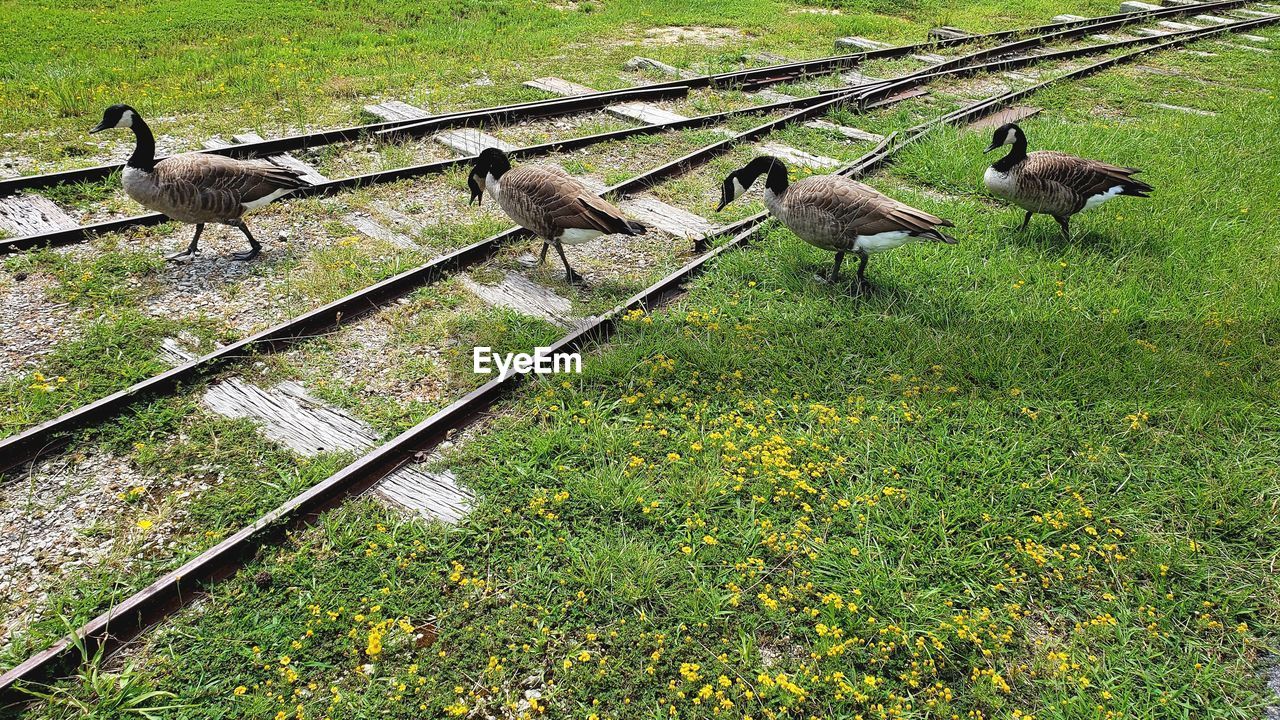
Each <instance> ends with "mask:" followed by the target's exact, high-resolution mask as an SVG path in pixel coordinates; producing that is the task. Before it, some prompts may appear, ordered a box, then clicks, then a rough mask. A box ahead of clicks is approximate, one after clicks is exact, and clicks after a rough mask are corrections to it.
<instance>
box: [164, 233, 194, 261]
mask: <svg viewBox="0 0 1280 720" xmlns="http://www.w3.org/2000/svg"><path fill="white" fill-rule="evenodd" d="M202 232H204V223H199V224H197V225H196V232H195V234H194V235H192V236H191V242H190V243H188V244H187V249H186V250H181V251H179V252H176V253H173V254H172V255H165V257H164V259H165V260H169V261H171V262H176V263H189V262H191V261H192V260H195V259H196V253H198V252H200V233H202Z"/></svg>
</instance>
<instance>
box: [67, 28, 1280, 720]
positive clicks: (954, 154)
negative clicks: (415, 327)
mask: <svg viewBox="0 0 1280 720" xmlns="http://www.w3.org/2000/svg"><path fill="white" fill-rule="evenodd" d="M1268 34H1270V35H1272V36H1274V33H1273V32H1271V33H1268ZM1215 52H1219V53H1220V56H1219V57H1218V58H1214V59H1212V60H1213V62H1212V64H1209V63H1206V62H1205V61H1203V60H1193V59H1190V57H1189V56H1181V55H1175V54H1166V55H1161V56H1158V57H1154V58H1151V59H1149V60H1147V61H1146V62H1149V63H1156V64H1162V65H1167V66H1170V67H1178V68H1181V69H1184V70H1185V71H1186V72H1188V73H1191V74H1193V75H1194V74H1196V73H1206V74H1211V75H1212V77H1213V78H1214V80H1215V82H1221V83H1223V84H1226V85H1231V84H1238V85H1246V86H1248V85H1256V86H1260V87H1262V88H1263V92H1249V93H1244V94H1240V95H1228V94H1227V90H1226V89H1223V88H1220V87H1215V86H1205V85H1200V84H1197V83H1195V82H1194V81H1193V80H1192V79H1191V78H1188V77H1182V78H1181V79H1179V78H1166V77H1163V76H1161V77H1152V76H1150V75H1147V74H1141V73H1135V72H1132V71H1129V70H1127V69H1126V70H1119V71H1114V72H1108V73H1105V74H1102V75H1099V76H1096V77H1094V78H1091V79H1089V80H1087V81H1084V82H1082V83H1078V84H1075V85H1073V86H1070V87H1060V88H1056V89H1054V90H1052V91H1050V92H1046V93H1041V94H1039V95H1037V96H1036V97H1035V98H1034V101H1035V103H1036V104H1038V105H1040V106H1042V107H1045V108H1046V112H1044V113H1042V114H1041V115H1040V116H1038V117H1037V118H1035V119H1033V120H1031V121H1028V122H1026V123H1025V124H1024V127H1025V128H1026V131H1027V133H1028V136H1029V138H1030V140H1031V143H1032V145H1033V147H1040V148H1046V147H1052V148H1055V149H1062V150H1066V151H1071V152H1078V153H1082V154H1087V155H1089V156H1094V157H1099V158H1104V159H1106V160H1109V161H1113V162H1117V163H1121V164H1133V165H1136V166H1139V167H1142V168H1143V169H1144V174H1143V177H1144V179H1146V180H1147V181H1148V182H1150V183H1151V184H1153V185H1154V186H1155V187H1156V192H1155V193H1154V195H1153V197H1151V198H1150V199H1147V200H1133V199H1122V200H1117V201H1114V202H1113V203H1110V204H1108V205H1106V206H1104V207H1103V208H1102V209H1099V210H1096V211H1092V212H1091V213H1089V214H1085V215H1081V216H1079V217H1078V218H1077V221H1076V222H1075V235H1074V237H1073V238H1072V239H1071V240H1069V241H1067V240H1063V239H1061V238H1060V236H1059V235H1058V231H1057V228H1056V226H1055V225H1053V224H1052V223H1050V222H1048V221H1045V220H1044V219H1039V220H1037V221H1036V222H1035V223H1033V225H1032V227H1031V228H1030V229H1029V230H1028V231H1027V232H1025V233H1019V232H1017V231H1016V229H1015V228H1016V225H1017V223H1018V222H1019V221H1020V219H1021V214H1020V213H1019V212H1017V211H1015V210H1013V209H1010V208H1008V207H1006V206H1003V205H1000V204H997V203H995V202H993V201H992V200H991V199H990V198H988V197H987V196H986V195H985V193H984V192H983V191H982V190H981V189H980V178H981V173H982V170H983V168H984V167H985V164H986V163H987V162H989V161H990V158H989V157H984V156H983V155H982V154H981V149H982V148H983V147H984V146H985V144H986V143H987V141H988V140H989V138H988V137H987V136H986V133H967V132H963V131H958V130H953V129H948V130H944V131H941V132H938V133H936V134H935V135H933V136H931V137H930V138H929V139H928V140H926V141H925V142H924V143H922V144H920V145H918V146H915V147H913V148H910V149H909V150H907V151H905V152H904V153H903V154H902V155H901V156H900V157H899V158H898V159H897V163H896V164H895V165H894V166H892V168H891V169H890V170H889V171H888V172H887V173H885V174H882V175H880V176H878V177H874V178H871V179H870V182H872V183H873V184H875V185H878V186H881V187H885V188H888V189H891V191H892V192H893V193H894V194H895V195H896V196H899V197H901V198H903V199H904V200H907V201H909V202H912V203H914V204H917V205H919V206H920V207H922V208H924V209H927V210H929V211H932V212H936V213H939V214H942V215H943V216H945V217H948V218H949V219H951V220H953V221H954V222H955V223H956V226H957V228H956V234H957V236H958V237H959V238H960V240H961V242H960V244H959V245H956V246H936V245H934V246H917V247H912V248H908V249H904V250H900V251H898V252H896V253H892V254H889V255H887V256H879V257H876V258H874V259H873V261H872V264H871V266H870V269H869V275H870V277H871V279H872V281H873V282H874V283H875V284H876V287H877V289H876V291H875V292H874V293H872V294H870V295H866V296H855V295H854V294H853V293H852V292H851V286H850V285H849V284H848V283H846V284H844V285H836V286H826V285H819V284H817V283H815V282H814V281H813V279H812V274H813V271H814V270H815V269H817V268H819V267H825V266H826V265H827V264H828V263H829V262H830V255H829V254H828V253H824V252H821V251H818V250H816V249H814V248H812V247H810V246H808V245H805V244H804V243H802V242H800V241H799V240H797V239H796V238H795V237H794V236H793V235H791V234H790V233H789V232H787V231H785V230H783V229H780V228H777V227H776V226H774V227H773V228H772V229H770V230H768V231H767V232H765V233H764V234H763V235H762V236H761V237H760V238H759V239H758V240H757V242H756V243H755V244H754V246H753V247H752V248H751V249H749V250H747V251H745V252H738V253H732V254H729V255H727V256H725V257H724V258H722V259H721V261H719V262H718V264H717V266H716V267H715V269H714V270H713V271H712V272H711V273H709V274H707V275H705V276H703V277H702V278H700V279H699V280H698V281H697V282H696V283H694V285H693V287H692V289H691V291H690V293H689V294H688V296H687V297H686V298H685V299H684V300H682V301H681V302H680V303H679V304H678V305H677V306H674V307H672V308H669V309H667V310H664V311H660V312H656V313H654V314H652V315H643V314H636V315H633V316H631V317H630V318H629V319H628V321H627V322H626V323H625V324H624V326H623V328H622V330H621V332H620V333H619V335H618V336H617V337H616V338H615V339H614V341H613V343H612V344H610V345H609V346H608V347H606V348H603V349H601V350H600V351H598V352H596V353H594V354H592V355H591V356H589V357H588V358H586V362H585V364H584V365H585V368H586V372H585V373H584V374H583V375H581V376H576V377H557V378H551V379H543V380H540V381H536V382H534V383H533V384H532V385H531V386H529V387H528V388H527V389H526V390H525V391H524V392H522V393H521V394H520V395H519V396H518V397H517V398H515V399H513V400H512V401H510V402H509V403H507V404H506V406H505V408H504V410H505V412H503V413H501V414H500V415H499V416H498V417H496V418H494V419H493V420H491V421H489V422H488V424H487V425H486V426H485V428H483V430H482V432H481V433H480V434H479V435H478V436H476V437H473V438H469V439H468V440H467V441H466V442H464V443H463V444H462V445H461V447H460V450H459V451H458V452H457V454H455V455H454V456H453V457H451V458H450V459H449V460H448V461H447V467H448V468H449V469H451V470H452V471H453V472H455V473H456V474H457V475H458V477H459V479H460V480H461V481H462V482H464V483H465V484H466V485H468V486H469V487H471V488H472V489H474V490H475V491H476V492H477V494H478V495H479V497H480V498H481V500H480V502H479V504H478V505H477V507H476V508H475V510H474V511H473V513H472V514H471V515H470V516H469V518H468V519H467V520H466V521H465V522H464V523H463V524H461V525H460V526H458V527H456V528H449V527H443V526H440V525H434V524H427V523H421V522H418V521H415V520H406V519H405V518H404V517H402V516H399V515H397V514H395V513H394V512H391V511H388V510H387V509H385V508H383V507H381V506H380V505H378V504H376V503H373V502H371V501H369V502H357V503H352V504H349V505H348V506H346V507H344V508H343V509H341V510H338V511H335V512H332V513H329V514H328V515H326V516H325V517H323V518H321V520H320V522H319V524H318V525H317V526H316V527H315V528H313V529H311V530H309V531H307V532H304V533H300V534H298V535H295V536H293V537H292V538H291V539H290V540H289V541H288V542H286V543H285V544H284V545H283V546H281V547H279V548H277V549H274V550H271V551H269V552H267V553H265V554H264V556H263V557H261V558H259V560H258V561H257V562H255V563H253V564H251V565H250V566H249V567H248V568H247V569H246V570H245V571H243V572H242V573H240V575H239V576H238V577H237V578H236V579H234V580H232V581H230V582H227V583H225V584H222V585H220V586H218V587H217V588H215V590H214V593H213V596H212V597H211V598H210V600H209V601H208V602H207V603H206V604H204V605H203V606H202V607H201V608H200V609H199V611H192V612H187V613H184V614H183V615H182V616H181V617H179V618H178V619H177V620H176V621H174V622H173V623H171V624H170V625H168V626H167V627H165V628H164V629H162V630H161V631H159V632H158V633H156V634H155V635H154V636H152V637H151V638H150V639H149V641H148V643H147V645H146V647H145V648H144V649H143V650H141V651H140V652H139V653H138V654H137V655H135V656H134V657H135V659H140V660H141V661H142V664H141V665H140V666H139V667H140V668H141V672H144V673H146V676H147V677H148V678H149V681H150V682H151V684H152V685H153V686H154V687H156V688H158V689H163V690H166V691H172V692H174V693H176V694H177V696H178V698H177V700H178V701H180V702H183V703H190V704H191V705H192V707H191V708H188V709H186V710H182V711H178V712H177V713H175V716H177V717H192V718H195V717H200V718H208V717H214V718H221V717H272V716H275V715H276V713H284V716H293V715H294V714H295V712H296V708H297V707H298V706H301V707H302V709H303V713H304V714H305V716H307V717H343V718H365V717H406V718H410V717H414V718H416V717H424V716H431V717H435V716H441V715H456V716H466V715H467V714H469V713H475V714H476V715H491V716H512V717H518V716H521V715H524V716H528V717H537V716H546V717H591V716H592V715H596V716H599V717H602V718H604V717H616V718H658V717H682V718H701V717H707V718H711V717H742V716H750V717H758V718H783V717H833V718H858V717H862V718H884V717H904V718H915V717H919V718H935V717H936V718H951V717H961V718H965V717H969V718H973V717H985V718H1014V717H1023V718H1025V717H1027V716H1028V715H1033V716H1034V717H1035V718H1039V719H1041V720H1044V719H1047V718H1053V719H1055V720H1056V719H1061V720H1078V719H1083V718H1113V717H1137V718H1152V719H1154V718H1210V717H1212V718H1241V719H1244V718H1256V717H1259V716H1260V715H1261V714H1262V707H1263V706H1264V705H1265V704H1266V703H1267V696H1266V694H1265V687H1264V685H1263V682H1262V680H1261V679H1260V675H1259V673H1260V672H1261V667H1262V666H1263V664H1264V663H1265V658H1266V656H1267V654H1269V653H1272V652H1274V650H1275V648H1276V647H1277V640H1278V639H1280V618H1278V617H1277V610H1276V609H1277V608H1280V592H1278V591H1280V587H1278V586H1277V583H1276V579H1275V575H1274V573H1273V572H1272V570H1271V563H1272V559H1273V558H1274V557H1275V556H1276V554H1277V553H1280V542H1278V541H1277V538H1280V523H1278V522H1277V519H1276V516H1275V513H1274V512H1273V511H1272V509H1273V507H1274V505H1275V503H1276V502H1277V498H1278V497H1280V482H1278V478H1277V473H1276V464H1275V458H1276V457H1277V454H1278V453H1280V441H1278V438H1280V413H1278V412H1277V407H1280V403H1278V402H1277V401H1278V400H1280V397H1278V396H1280V381H1277V378H1278V377H1280V361H1278V360H1277V357H1278V355H1277V352H1276V350H1277V348H1276V347H1275V338H1276V324H1277V308H1278V307H1280V303H1278V302H1277V300H1280V283H1278V282H1277V280H1276V278H1277V277H1278V276H1280V273H1278V272H1277V271H1278V270H1280V258H1278V257H1277V250H1276V248H1275V246H1274V243H1273V242H1271V238H1272V237H1273V236H1274V227H1275V226H1274V221H1273V218H1274V217H1276V215H1277V213H1278V212H1280V199H1278V198H1280V193H1278V192H1277V187H1276V183H1277V180H1276V177H1275V174H1274V172H1273V167H1272V165H1271V163H1269V162H1268V161H1267V158H1270V157H1272V156H1273V155H1274V154H1275V153H1276V151H1277V150H1280V148H1278V147H1276V145H1275V143H1276V141H1275V140H1274V138H1276V137H1280V119H1278V118H1280V115H1277V114H1276V113H1275V112H1274V108H1275V102H1276V100H1275V94H1276V93H1275V88H1276V87H1277V86H1280V74H1278V72H1277V68H1276V67H1275V66H1274V64H1272V65H1269V66H1259V65H1258V64H1257V63H1256V62H1255V60H1256V58H1249V57H1244V54H1243V53H1239V52H1231V51H1229V50H1228V49H1225V48H1222V49H1219V48H1215ZM1154 101H1161V102H1172V103H1177V104H1186V105H1195V106H1198V107H1209V108H1212V109H1215V110H1217V111H1218V112H1219V113H1220V114H1219V115H1218V116H1216V117H1203V116H1192V115H1170V114H1169V113H1168V112H1166V111H1161V110H1158V109H1156V108H1154V107H1152V106H1151V105H1149V104H1148V103H1150V102H1154ZM1104 117H1105V118H1106V120H1105V121H1104V120H1102V119H1101V118H1104ZM1241 128H1249V129H1250V131H1249V132H1248V133H1246V134H1242V133H1241V132H1240V129H1241ZM726 162H728V161H726ZM745 200H746V199H745V198H744V201H743V204H744V206H746V205H748V203H745ZM743 211H744V212H745V210H743ZM476 322H479V323H484V324H492V323H494V322H507V321H506V320H503V319H502V318H498V317H496V316H495V317H490V318H486V319H482V320H480V321H476ZM491 330H492V329H490V330H489V331H485V332H484V334H486V335H487V334H489V332H491ZM514 331H515V332H519V333H521V334H522V336H524V337H523V339H522V340H521V342H533V341H536V340H537V338H538V336H539V332H540V331H537V329H536V328H525V329H519V328H515V329H514ZM513 337H514V336H513ZM263 573H265V574H266V575H265V576H266V577H269V578H270V586H269V587H263V586H262V585H263V584H262V583H261V582H255V579H260V578H261V577H263V575H262V574H263ZM530 693H533V694H530ZM530 698H532V699H533V700H532V701H531V700H530ZM46 714H47V715H50V716H57V713H56V712H55V711H53V710H51V709H46Z"/></svg>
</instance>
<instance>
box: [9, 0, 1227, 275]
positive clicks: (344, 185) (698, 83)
mask: <svg viewBox="0 0 1280 720" xmlns="http://www.w3.org/2000/svg"><path fill="white" fill-rule="evenodd" d="M1247 2H1248V0H1223V1H1221V2H1210V3H1201V4H1198V5H1178V6H1174V7H1169V8H1161V9H1153V10H1145V11H1141V12H1129V13H1120V14H1117V15H1109V16H1106V17H1102V18H1094V19H1081V20H1066V21H1063V22H1058V23H1052V24H1049V25H1043V26H1039V27H1035V28H1027V29H1021V30H1009V31H1003V32H997V33H988V34H984V35H972V36H967V37H952V38H940V39H936V40H934V41H932V42H930V43H921V44H915V45H905V46H897V47H881V48H877V49H872V50H867V51H864V52H860V53H855V54H850V55H840V56H833V57H827V58H818V59H815V60H807V61H801V62H795V63H786V64H782V65H774V66H768V67H762V68H753V69H749V70H741V71H736V72H729V73H720V74H715V75H700V76H696V77H692V78H686V79H680V80H673V81H669V82H663V83H655V84H650V85H645V86H641V87H636V88H628V89H623V90H612V91H604V92H597V91H594V90H591V89H590V88H584V89H585V90H588V91H589V92H586V93H582V94H576V95H573V96H570V97H562V98H554V99H549V100H541V101H534V102H529V103H519V104H515V105H507V106H502V107H494V108H486V109H482V110H472V111H462V112H454V113H447V114H444V115H438V116H434V117H422V118H409V119H400V120H393V121H387V122H381V123H374V124H369V125H360V126H355V127H350V128H341V129H335V130H325V131H320V132H315V133H307V134H302V135H294V136H289V137H285V138H278V139H273V140H262V139H260V138H256V136H251V137H250V138H248V140H247V142H242V143H236V144H221V145H220V146H218V147H211V148H208V149H206V150H205V151H204V152H211V153H219V154H225V155H232V156H236V157H270V156H277V157H278V156H279V155H280V154H281V153H288V152H290V151H296V150H307V149H313V148H318V147H324V146H327V145H333V144H338V143H349V142H351V141H354V140H358V139H360V138H363V137H368V136H377V137H384V138H385V137H393V138H405V137H409V138H412V137H419V136H422V135H426V134H429V133H435V132H440V131H447V130H450V129H455V128H465V127H486V126H491V125H493V124H494V123H497V122H511V121H517V122H518V121H522V120H528V119H531V118H539V117H551V116H559V115H565V114H572V113H579V112H585V111H591V110H600V109H603V108H606V107H610V106H613V107H617V106H618V105H619V103H622V102H624V101H634V100H652V99H664V98H671V97H682V96H685V95H687V94H688V93H689V92H690V91H691V90H694V89H697V88H734V87H741V88H743V89H744V90H751V91H758V90H761V89H763V88H765V87H767V86H769V85H775V84H780V83H785V82H794V81H796V80H800V79H803V78H808V77H813V76H815V75H821V74H828V73H831V72H832V71H834V70H838V69H840V68H846V67H850V66H854V65H858V64H861V63H865V62H868V61H871V60H877V59H885V58H901V57H912V56H915V57H917V58H929V57H931V56H930V55H927V54H924V55H922V54H921V53H927V52H928V51H930V50H934V49H940V48H945V47H952V46H957V45H962V44H971V43H989V42H998V43H1000V44H998V45H996V46H994V47H989V48H986V49H982V50H978V51H975V52H972V53H968V54H965V55H962V56H960V57H956V58H951V59H940V60H939V61H937V62H935V63H933V64H932V65H931V67H930V68H928V69H931V70H932V71H934V72H936V73H942V72H950V71H953V70H957V69H959V68H961V67H963V66H965V65H970V64H974V63H978V62H980V61H983V60H990V59H992V58H995V57H998V56H1002V55H1003V56H1008V55H1013V54H1017V53H1021V52H1025V51H1028V50H1031V49H1033V48H1036V47H1040V46H1044V45H1047V44H1050V43H1056V42H1062V41H1069V40H1074V39H1079V38H1083V37H1085V36H1087V35H1090V34H1094V33H1098V32H1101V31H1109V30H1116V29H1120V28H1123V27H1126V26H1132V25H1135V24H1142V23H1150V22H1152V21H1161V20H1163V19H1164V18H1168V17H1177V16H1182V15H1187V14H1197V13H1200V14H1202V13H1209V12H1218V11H1227V10H1232V9H1234V8H1237V7H1240V6H1242V5H1244V4H1246V3H1247ZM1010 38H1017V39H1015V40H1013V41H1012V42H1003V41H1005V40H1008V39H1010ZM1158 39H1159V36H1148V37H1142V38H1135V39H1133V40H1129V41H1125V42H1128V43H1131V44H1147V43H1153V42H1156V41H1158ZM1109 44H1110V43H1104V44H1103V46H1106V45H1109ZM1118 46H1119V45H1117V47H1118ZM1082 50H1083V51H1086V52H1087V51H1088V49H1087V48H1084V49H1082ZM936 57H940V56H936ZM919 72H921V71H917V72H915V73H909V74H908V75H906V76H903V77H901V78H895V79H891V80H878V81H875V82H871V83H863V84H862V85H861V86H860V87H859V88H858V89H860V90H871V89H876V88H880V89H885V88H891V87H901V86H903V84H904V83H907V84H910V83H912V82H914V81H915V80H916V79H917V77H918V73H919ZM850 89H852V88H848V87H842V88H835V89H829V90H828V91H827V93H837V92H843V91H845V90H850ZM891 94H892V93H889V92H886V93H885V94H884V95H883V97H889V96H891ZM811 101H812V98H797V99H793V100H791V101H784V102H778V103H768V104H765V105H760V106H757V107H756V108H754V110H755V111H756V112H770V111H773V110H780V109H789V108H793V107H798V106H803V105H804V104H806V103H807V102H811ZM419 113H420V114H424V115H425V113H423V112H422V111H419ZM724 119H726V118H725V117H719V118H717V117H715V116H708V117H705V118H693V119H688V120H685V121H681V122H674V121H668V122H650V123H647V124H646V125H643V126H640V127H636V128H631V129H628V130H623V131H618V132H616V133H612V134H602V135H597V136H592V137H589V138H578V139H575V140H572V141H561V142H558V143H547V144H544V145H540V146H533V147H528V148H522V149H520V150H519V152H518V154H519V155H521V156H525V157H530V156H535V155H541V154H545V153H547V152H552V151H556V150H568V149H573V148H575V147H583V146H585V145H590V144H595V143H598V142H604V141H607V140H617V139H623V138H627V137H632V136H635V135H641V134H651V133H656V132H664V131H669V130H679V129H687V128H692V127H703V126H706V125H709V124H714V123H716V122H720V121H722V120H724ZM471 155H472V154H467V155H466V156H464V157H458V158H454V159H451V160H447V161H442V162H433V163H422V164H418V165H411V166H407V167H403V168H397V169H394V170H387V171H381V172H374V173H366V174H362V175H356V176H353V177H347V178H341V179H336V180H329V179H328V178H323V177H322V176H313V179H314V180H318V182H316V183H315V185H314V186H313V187H311V188H307V189H306V190H303V191H298V192H295V193H293V196H294V197H305V196H308V195H326V194H332V193H335V192H340V191H343V190H348V189H352V188H357V187H364V186H368V185H375V184H379V183H386V182H395V181H399V180H404V179H407V178H414V177H422V176H426V175H433V174H438V173H442V172H445V171H447V170H449V169H451V168H454V167H457V166H458V165H461V164H465V163H467V162H470V161H471V159H472V157H471ZM122 167H123V165H122V164H119V163H116V164H107V165H98V166H94V167H90V168H83V169H79V170H68V171H63V172H58V173H50V174H45V175H32V176H27V177H19V178H12V179H8V180H0V203H3V202H4V198H5V197H6V196H11V195H13V194H14V193H16V192H19V191H33V190H38V189H40V188H47V187H52V186H55V185H61V184H66V183H76V182H92V181H98V180H103V179H106V178H108V177H110V176H111V175H112V174H113V173H115V172H118V171H119V170H120V169H121V168H122ZM42 200H43V202H42ZM32 202H33V203H35V204H34V205H33V206H32V207H31V208H22V207H19V208H15V211H14V212H12V213H9V214H13V215H18V214H26V215H28V216H40V215H43V216H45V217H44V218H43V220H44V222H43V223H42V222H40V220H34V219H33V220H32V221H31V222H29V223H22V224H19V225H17V227H18V229H19V230H21V231H23V232H24V234H21V235H19V236H16V237H10V238H7V239H3V240H0V253H11V252H16V251H20V250H24V249H28V248H34V247H45V246H57V245H65V244H71V243H78V242H84V241H85V240H88V239H90V238H92V237H95V236H97V235H99V234H103V233H110V232H117V231H120V230H124V229H127V228H131V227H138V226H147V225H157V224H160V223H162V222H166V221H167V220H168V218H166V217H165V216H164V215H161V214H159V213H146V214H142V215H135V216H130V217H123V218H118V219H113V220H108V221H103V222H96V223H91V224H79V223H77V222H75V221H74V220H72V219H71V218H69V217H66V216H65V215H63V214H62V213H61V211H60V210H59V209H58V208H57V207H56V206H55V205H54V204H53V203H51V202H49V201H47V200H45V199H43V198H39V197H38V196H37V198H36V199H33V201H32ZM4 214H6V213H5V212H4V211H3V208H0V216H2V215H4ZM27 230H34V231H32V232H26V231H27Z"/></svg>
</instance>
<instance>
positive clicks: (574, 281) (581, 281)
mask: <svg viewBox="0 0 1280 720" xmlns="http://www.w3.org/2000/svg"><path fill="white" fill-rule="evenodd" d="M544 252H545V250H544ZM556 252H557V253H560V262H562V263H564V281H565V282H567V283H569V284H570V285H578V286H584V285H586V284H587V279H586V278H584V277H582V276H581V275H579V274H578V273H577V271H576V270H574V269H573V268H571V267H569V258H567V257H565V255H564V245H561V244H560V243H556Z"/></svg>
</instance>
